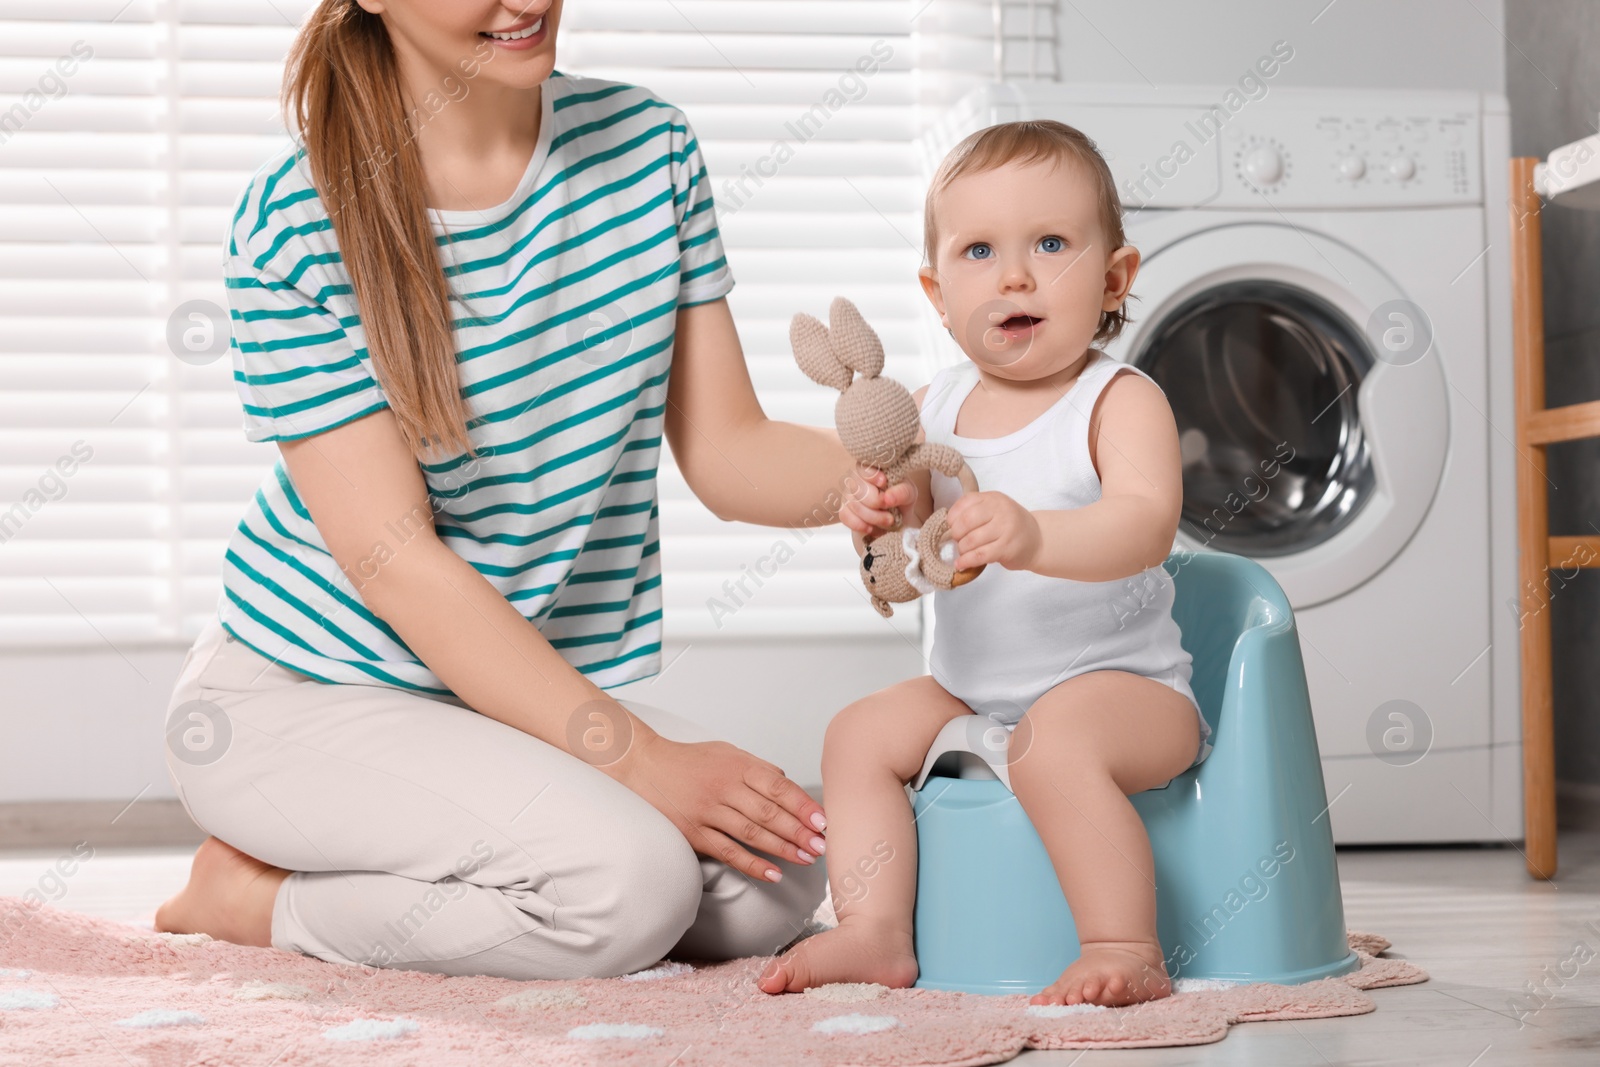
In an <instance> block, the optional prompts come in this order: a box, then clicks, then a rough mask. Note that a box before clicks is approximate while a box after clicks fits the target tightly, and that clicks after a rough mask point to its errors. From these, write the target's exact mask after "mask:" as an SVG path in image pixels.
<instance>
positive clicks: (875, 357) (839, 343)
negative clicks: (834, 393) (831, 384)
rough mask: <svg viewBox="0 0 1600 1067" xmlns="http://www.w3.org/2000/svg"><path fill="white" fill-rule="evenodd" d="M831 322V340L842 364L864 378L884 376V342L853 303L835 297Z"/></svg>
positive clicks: (830, 311)
mask: <svg viewBox="0 0 1600 1067" xmlns="http://www.w3.org/2000/svg"><path fill="white" fill-rule="evenodd" d="M828 323H829V325H830V326H832V327H833V328H832V329H831V330H830V331H829V333H828V340H829V342H830V343H832V345H833V354H834V356H835V357H836V358H837V359H838V361H839V362H840V363H843V364H844V365H845V366H846V367H851V368H853V369H854V370H855V371H856V373H857V374H860V375H861V376H862V377H865V378H876V377H877V376H878V375H880V374H882V373H883V342H882V341H880V340H879V339H878V334H877V332H876V331H875V330H873V328H872V327H871V326H868V325H867V320H866V319H864V318H862V317H861V312H859V311H857V310H856V306H855V305H854V304H852V303H850V301H848V300H846V299H845V298H844V297H842V296H836V297H834V298H833V304H832V305H831V306H830V307H829V308H828Z"/></svg>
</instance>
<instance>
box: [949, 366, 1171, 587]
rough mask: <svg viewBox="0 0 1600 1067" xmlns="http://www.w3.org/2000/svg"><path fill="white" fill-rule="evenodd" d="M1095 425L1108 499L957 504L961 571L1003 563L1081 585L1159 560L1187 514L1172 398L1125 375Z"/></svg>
mask: <svg viewBox="0 0 1600 1067" xmlns="http://www.w3.org/2000/svg"><path fill="white" fill-rule="evenodd" d="M1095 408H1096V410H1095V412H1094V413H1093V414H1092V415H1091V417H1090V421H1089V440H1090V442H1091V444H1090V456H1091V459H1092V460H1093V462H1094V464H1095V467H1096V469H1097V470H1098V472H1099V474H1100V499H1099V500H1097V501H1095V502H1094V503H1093V504H1089V505H1086V506H1085V507H1081V508H1072V509H1070V510H1064V511H1027V510H1026V509H1024V508H1023V507H1022V506H1021V505H1020V504H1017V503H1016V501H1014V500H1012V499H1011V498H1010V497H1007V496H1005V495H1004V494H1002V493H977V494H971V493H969V494H967V495H966V496H964V497H962V498H961V499H960V500H958V501H956V503H954V504H952V505H951V507H950V532H951V534H952V535H953V536H954V537H955V538H956V541H957V547H958V548H959V549H960V551H961V554H960V556H958V557H957V558H956V561H955V566H957V567H975V566H977V565H978V564H979V563H999V564H1000V565H1001V566H1003V567H1007V568H1010V569H1013V570H1030V571H1034V572H1036V573H1038V574H1044V575H1048V576H1050V577H1054V578H1071V579H1073V580H1075V581H1080V582H1109V581H1115V580H1116V579H1118V578H1126V577H1129V576H1130V575H1134V574H1138V573H1139V572H1140V571H1143V570H1147V569H1148V568H1150V567H1154V566H1156V565H1158V564H1159V563H1161V561H1162V560H1164V559H1166V558H1167V555H1168V553H1169V552H1171V550H1172V541H1173V538H1174V537H1175V536H1176V535H1177V532H1178V517H1179V515H1180V514H1181V513H1182V509H1183V461H1182V457H1181V454H1180V452H1179V449H1178V427H1177V423H1176V421H1175V420H1174V419H1173V416H1172V408H1171V407H1170V406H1169V405H1168V404H1167V398H1166V397H1165V396H1164V395H1163V394H1162V392H1161V390H1160V389H1159V388H1158V387H1157V386H1156V385H1155V384H1154V383H1152V382H1150V381H1148V380H1146V379H1145V378H1142V377H1140V376H1139V375H1137V374H1131V373H1122V374H1119V375H1118V376H1117V377H1116V378H1114V379H1113V380H1112V381H1111V384H1109V385H1107V386H1106V387H1105V389H1104V390H1102V391H1101V393H1100V398H1099V401H1098V402H1097V403H1096V405H1095Z"/></svg>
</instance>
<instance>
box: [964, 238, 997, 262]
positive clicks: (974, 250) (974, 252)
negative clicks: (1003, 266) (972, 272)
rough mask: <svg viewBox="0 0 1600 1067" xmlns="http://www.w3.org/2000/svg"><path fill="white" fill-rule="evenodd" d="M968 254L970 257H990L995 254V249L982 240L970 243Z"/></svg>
mask: <svg viewBox="0 0 1600 1067" xmlns="http://www.w3.org/2000/svg"><path fill="white" fill-rule="evenodd" d="M966 254H967V258H968V259H988V258H989V257H990V256H992V255H994V249H992V248H990V247H989V246H988V245H986V244H984V243H983V242H982V241H979V242H978V243H977V244H975V245H970V246H969V247H968V248H967V253H966Z"/></svg>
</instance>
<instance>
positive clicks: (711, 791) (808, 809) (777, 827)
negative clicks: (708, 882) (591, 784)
mask: <svg viewBox="0 0 1600 1067" xmlns="http://www.w3.org/2000/svg"><path fill="white" fill-rule="evenodd" d="M603 769H605V770H607V771H610V772H612V773H613V777H615V778H616V779H617V780H618V781H620V782H621V783H622V784H623V785H626V786H627V787H628V788H630V789H632V790H633V791H634V792H635V793H638V794H639V795H640V796H641V797H643V798H644V799H645V800H647V801H649V802H650V803H651V805H653V806H654V807H655V808H656V810H657V811H659V812H661V814H663V815H665V816H666V817H667V818H668V819H670V820H672V825H674V826H676V827H677V828H678V830H679V831H680V832H682V834H683V836H684V838H685V839H686V840H688V842H689V844H690V846H691V847H692V848H693V849H694V850H695V851H696V852H698V853H700V854H701V855H703V856H710V857H711V858H712V859H717V860H721V861H722V862H723V863H726V864H727V865H728V866H730V867H732V868H733V869H734V870H736V871H741V872H743V873H744V874H748V875H750V876H751V877H752V878H762V879H765V880H767V881H770V882H777V881H781V880H782V878H783V874H782V872H780V871H779V870H778V869H777V868H776V867H774V866H773V865H772V864H771V863H770V862H769V861H767V860H764V859H761V858H760V857H758V856H755V855H753V854H751V853H750V852H749V851H748V850H746V849H744V848H741V847H740V842H743V843H744V844H747V845H750V846H751V847H753V848H758V849H760V850H761V851H763V852H766V853H768V854H770V855H773V856H782V857H784V858H785V859H787V860H791V861H793V862H795V863H802V864H806V863H814V862H816V856H817V855H818V854H819V853H821V852H822V851H823V849H824V847H825V842H824V841H823V839H822V838H821V836H819V833H818V832H819V831H820V830H822V829H824V828H825V827H826V826H827V825H828V824H827V820H826V819H825V818H824V816H823V813H822V805H820V804H818V803H817V802H816V801H815V800H812V799H811V797H810V795H808V794H807V793H806V791H805V790H804V789H801V788H800V787H799V786H798V785H795V784H794V783H793V782H791V781H790V780H789V779H788V778H787V777H785V775H784V773H783V771H781V770H779V769H778V768H777V767H775V766H774V765H772V764H771V763H768V762H767V761H766V760H764V759H758V758H757V757H755V756H752V755H751V754H750V753H748V752H746V751H744V750H743V749H741V748H738V747H736V746H734V745H730V744H729V743H728V742H726V741H698V742H681V741H671V740H668V739H667V738H665V737H662V736H661V735H659V734H656V733H654V732H649V733H645V734H643V735H642V736H640V735H637V734H636V735H635V737H634V741H633V744H632V745H631V746H630V751H629V752H628V755H627V757H626V758H625V759H623V760H621V761H619V762H618V763H617V764H614V765H613V766H612V767H606V768H603Z"/></svg>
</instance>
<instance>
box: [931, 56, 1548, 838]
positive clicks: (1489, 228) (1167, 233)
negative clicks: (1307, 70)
mask: <svg viewBox="0 0 1600 1067" xmlns="http://www.w3.org/2000/svg"><path fill="white" fill-rule="evenodd" d="M1024 118H1053V119H1059V120H1060V121H1063V122H1066V123H1069V124H1071V125H1073V126H1076V127H1078V128H1079V129H1082V130H1083V131H1084V132H1086V133H1087V134H1089V135H1090V136H1091V137H1092V138H1094V139H1095V141H1096V142H1097V144H1098V145H1099V147H1100V149H1101V151H1102V154H1104V155H1105V156H1106V157H1107V160H1108V162H1109V164H1110V166H1111V170H1112V173H1113V175H1114V177H1115V179H1116V183H1117V186H1118V191H1119V194H1120V196H1121V199H1122V202H1123V211H1124V225H1125V230H1126V234H1127V239H1128V242H1129V243H1130V244H1133V245H1135V246H1136V247H1138V248H1139V250H1140V252H1141V254H1142V265H1141V268H1140V270H1139V274H1138V277H1137V279H1136V281H1135V284H1134V286H1133V294H1134V298H1135V299H1134V300H1133V301H1132V302H1131V303H1130V305H1129V313H1130V316H1131V319H1132V321H1131V323H1130V324H1129V326H1128V327H1127V328H1126V329H1125V330H1124V332H1123V334H1122V336H1121V337H1119V338H1118V339H1117V340H1116V341H1115V342H1113V343H1112V344H1111V345H1109V346H1108V351H1109V352H1110V354H1111V355H1113V356H1115V357H1116V358H1118V359H1121V360H1123V361H1125V362H1129V363H1132V364H1134V365H1136V366H1138V367H1140V368H1142V369H1144V370H1145V371H1147V372H1148V373H1149V374H1150V375H1151V376H1152V377H1154V378H1155V380H1156V381H1157V382H1158V383H1159V384H1160V385H1161V387H1162V388H1163V390H1164V391H1165V393H1166V395H1167V399H1168V401H1169V402H1170V403H1171V405H1172V409H1173V413H1174V415H1175V416H1176V419H1177V423H1178V429H1179V435H1180V436H1179V440H1180V445H1181V449H1182V454H1183V465H1184V506H1183V517H1182V521H1181V524H1180V529H1179V533H1178V538H1177V544H1176V545H1175V546H1174V547H1175V549H1179V550H1187V551H1217V550H1222V551H1228V552H1234V553H1238V554H1240V555H1245V556H1249V557H1251V558H1253V559H1256V560H1258V561H1259V562H1260V563H1261V564H1262V565H1263V566H1265V567H1266V568H1267V570H1268V571H1269V572H1271V574H1272V575H1273V576H1274V577H1275V578H1276V579H1277V581H1278V583H1279V584H1280V585H1281V586H1282V587H1283V589H1284V591H1285V593H1286V594H1287V595H1288V597H1289V601H1290V603H1291V604H1292V606H1293V608H1294V611H1295V617H1296V622H1297V625H1298V629H1299V634H1300V639H1301V646H1302V652H1303V654H1304V659H1305V665H1306V673H1307V678H1308V682H1309V685H1310V689H1311V698H1312V707H1313V714H1314V716H1315V718H1316V726H1317V740H1318V745H1319V748H1320V751H1321V755H1322V762H1323V773H1324V775H1325V777H1326V784H1327V792H1328V797H1329V799H1330V806H1329V808H1328V810H1327V812H1326V813H1325V817H1327V818H1329V819H1330V820H1331V823H1332V826H1333V831H1334V837H1335V840H1336V841H1339V842H1341V843H1386V842H1394V843H1399V842H1452V841H1453V842H1466V841H1493V842H1501V841H1513V842H1514V841H1519V840H1520V839H1521V837H1522V825H1521V818H1522V815H1521V746H1520V727H1519V713H1518V703H1517V701H1518V682H1517V669H1518V663H1517V651H1518V626H1519V615H1518V609H1517V606H1516V605H1517V590H1516V555H1515V553H1516V546H1515V540H1514V538H1515V527H1514V492H1515V486H1514V477H1515V470H1514V458H1515V449H1514V446H1513V441H1514V433H1513V409H1512V373H1511V329H1510V296H1509V291H1510V290H1509V275H1508V261H1507V256H1506V250H1507V225H1508V222H1507V212H1506V207H1505V205H1506V178H1505V174H1506V161H1507V158H1508V156H1509V134H1508V113H1507V107H1506V102H1505V100H1504V98H1502V97H1498V96H1493V95H1484V94H1478V93H1450V92H1419V91H1398V90H1397V91H1387V90H1385V91H1381V92H1378V91H1356V90H1331V89H1330V90H1310V89H1290V88H1286V87H1285V88H1269V89H1268V90H1267V91H1266V92H1265V93H1264V95H1260V96H1259V97H1258V98H1256V99H1249V98H1245V97H1242V96H1241V95H1240V94H1239V93H1238V92H1237V91H1233V92H1230V90H1229V88H1228V87H1220V88H1208V87H1192V88H1173V89H1149V88H1139V87H1133V86H1087V85H1066V84H1054V83H1049V84H1046V83H1023V84H995V85H992V86H988V87H985V88H983V89H980V90H977V91H975V92H974V93H973V94H971V95H969V96H968V97H966V98H964V99H963V100H961V101H960V102H959V103H958V104H957V105H956V106H955V107H954V108H953V109H952V110H951V111H950V112H949V113H948V114H946V115H945V116H944V117H943V118H942V119H941V120H940V121H939V122H938V123H936V124H935V125H933V126H932V127H931V128H930V129H929V130H928V131H927V132H926V133H925V134H924V135H923V137H922V139H921V141H920V145H921V148H922V154H923V174H924V180H925V181H926V179H927V178H928V177H930V176H931V173H932V170H933V168H934V167H935V166H936V165H937V163H938V161H939V160H940V159H941V158H943V156H944V154H945V152H946V151H948V149H949V148H950V147H952V146H953V145H954V144H955V143H956V142H957V141H958V140H959V139H960V138H961V137H963V136H965V135H966V134H968V133H970V132H972V131H973V130H976V129H979V128H981V127H984V126H988V125H992V124H995V123H999V122H1006V121H1012V120H1016V119H1024ZM928 321H929V323H930V328H929V329H928V330H927V331H926V335H925V336H926V339H927V340H926V343H927V347H928V351H929V353H930V355H931V360H932V364H933V366H935V367H937V366H941V365H944V364H946V363H949V362H952V361H955V360H959V359H963V358H965V357H964V356H962V354H961V353H960V351H959V349H957V348H955V346H954V345H953V343H952V342H951V341H950V339H949V337H948V336H947V335H945V333H944V331H942V330H938V329H937V328H936V327H937V323H936V322H935V321H934V319H933V316H932V314H931V313H930V314H929V315H928ZM1180 558H1181V557H1180ZM925 610H927V611H929V612H931V610H932V609H931V606H929V607H927V608H926V609H925ZM929 621H931V619H930V620H929Z"/></svg>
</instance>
